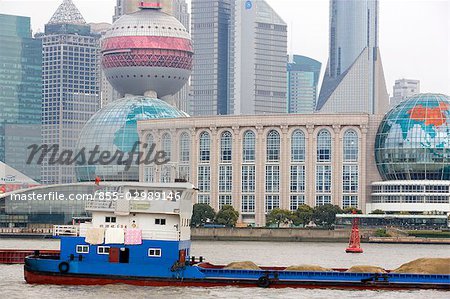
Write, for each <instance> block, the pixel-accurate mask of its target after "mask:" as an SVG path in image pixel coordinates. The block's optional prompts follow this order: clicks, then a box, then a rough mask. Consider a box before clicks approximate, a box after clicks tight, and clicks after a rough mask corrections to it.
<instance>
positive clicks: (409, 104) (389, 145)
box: [375, 94, 450, 180]
mask: <svg viewBox="0 0 450 299" xmlns="http://www.w3.org/2000/svg"><path fill="white" fill-rule="evenodd" d="M375 160H376V163H377V167H378V171H379V172H380V174H381V176H382V178H383V179H384V180H449V179H450V99H449V97H447V96H445V95H441V94H419V95H416V96H413V97H411V98H409V99H407V100H405V101H403V102H401V103H400V104H399V105H397V106H396V107H395V108H393V109H392V110H391V111H390V112H388V113H387V114H386V116H385V117H384V119H383V121H382V122H381V124H380V127H379V129H378V132H377V136H376V139H375Z"/></svg>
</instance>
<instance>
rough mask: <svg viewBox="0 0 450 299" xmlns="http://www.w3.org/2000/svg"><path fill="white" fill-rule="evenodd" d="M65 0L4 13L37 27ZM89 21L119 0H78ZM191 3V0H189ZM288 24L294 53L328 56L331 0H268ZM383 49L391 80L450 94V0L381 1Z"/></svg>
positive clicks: (104, 18)
mask: <svg viewBox="0 0 450 299" xmlns="http://www.w3.org/2000/svg"><path fill="white" fill-rule="evenodd" d="M61 2H62V0H0V13H4V14H14V15H22V16H29V17H31V22H32V28H33V31H34V32H37V31H38V30H40V31H43V29H44V24H45V23H46V22H48V20H50V18H51V16H52V15H53V13H54V12H55V10H56V9H57V8H58V5H59V4H60V3H61ZM73 2H74V3H75V5H76V6H77V7H78V9H79V10H80V11H81V13H82V15H83V16H84V18H85V20H86V21H87V22H89V23H90V22H94V23H99V22H109V23H111V21H112V15H113V14H114V6H115V3H116V1H115V0H73ZM188 2H190V0H188ZM267 2H268V3H269V4H270V5H271V6H272V7H273V8H274V10H275V11H276V12H277V13H278V14H279V15H280V16H281V17H282V18H283V19H284V21H285V22H286V24H287V25H288V36H289V45H288V49H289V52H290V53H293V54H300V55H305V56H309V57H311V58H314V59H316V60H318V61H320V62H322V66H323V67H322V69H324V68H325V66H326V63H327V60H328V31H329V28H328V26H329V22H328V14H329V0H267ZM379 46H380V51H381V59H382V62H383V67H384V72H385V78H386V85H387V89H388V92H389V93H390V94H392V86H393V85H394V81H395V80H396V79H401V78H407V79H418V80H420V81H421V92H436V93H444V94H447V95H450V0H380V45H379Z"/></svg>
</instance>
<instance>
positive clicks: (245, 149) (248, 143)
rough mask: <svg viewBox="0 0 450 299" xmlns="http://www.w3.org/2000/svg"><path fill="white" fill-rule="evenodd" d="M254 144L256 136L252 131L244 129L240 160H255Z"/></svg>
mask: <svg viewBox="0 0 450 299" xmlns="http://www.w3.org/2000/svg"><path fill="white" fill-rule="evenodd" d="M255 144H256V136H255V133H254V132H253V131H250V130H249V131H246V132H245V133H244V141H243V146H242V160H243V161H244V162H254V161H255Z"/></svg>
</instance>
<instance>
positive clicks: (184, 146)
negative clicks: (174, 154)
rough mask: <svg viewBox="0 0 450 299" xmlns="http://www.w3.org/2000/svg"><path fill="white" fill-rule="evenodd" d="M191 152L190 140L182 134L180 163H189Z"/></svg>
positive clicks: (186, 134) (184, 133) (187, 135)
mask: <svg viewBox="0 0 450 299" xmlns="http://www.w3.org/2000/svg"><path fill="white" fill-rule="evenodd" d="M190 151H191V138H190V137H189V134H188V133H186V132H183V133H182V134H181V135H180V162H189V160H190V157H189V156H190Z"/></svg>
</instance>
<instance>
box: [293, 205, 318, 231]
mask: <svg viewBox="0 0 450 299" xmlns="http://www.w3.org/2000/svg"><path fill="white" fill-rule="evenodd" d="M313 212H314V209H313V208H311V207H310V206H308V205H305V204H303V205H300V206H299V207H298V208H297V210H296V211H294V213H293V215H292V222H293V223H294V225H295V226H298V225H303V227H304V226H306V225H307V224H308V223H309V222H311V220H312V219H313Z"/></svg>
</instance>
